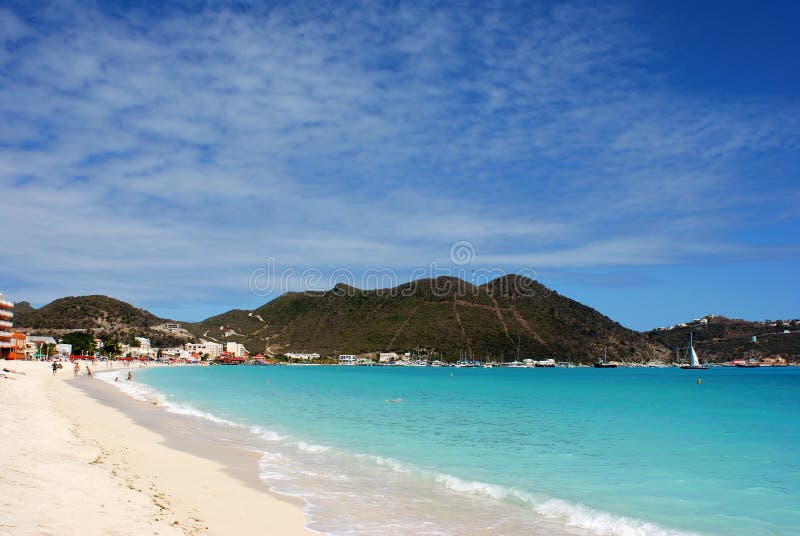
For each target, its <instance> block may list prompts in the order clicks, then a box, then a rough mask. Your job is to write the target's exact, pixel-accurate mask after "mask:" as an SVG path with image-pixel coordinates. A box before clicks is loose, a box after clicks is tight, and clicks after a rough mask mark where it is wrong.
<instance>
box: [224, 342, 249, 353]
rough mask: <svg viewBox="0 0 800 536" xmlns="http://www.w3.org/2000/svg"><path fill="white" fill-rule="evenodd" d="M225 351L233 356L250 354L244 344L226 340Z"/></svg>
mask: <svg viewBox="0 0 800 536" xmlns="http://www.w3.org/2000/svg"><path fill="white" fill-rule="evenodd" d="M225 351H226V352H228V354H229V355H232V356H233V357H247V356H248V355H250V354H249V353H248V352H247V348H245V347H244V344H239V343H238V342H226V343H225Z"/></svg>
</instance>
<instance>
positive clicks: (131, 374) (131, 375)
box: [125, 370, 133, 381]
mask: <svg viewBox="0 0 800 536" xmlns="http://www.w3.org/2000/svg"><path fill="white" fill-rule="evenodd" d="M131 380H133V372H131V371H130V370H129V371H128V378H127V379H126V380H125V381H131Z"/></svg>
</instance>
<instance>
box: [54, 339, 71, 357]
mask: <svg viewBox="0 0 800 536" xmlns="http://www.w3.org/2000/svg"><path fill="white" fill-rule="evenodd" d="M56 352H57V353H58V356H59V357H61V358H64V359H69V356H71V355H72V345H71V344H64V343H61V344H56Z"/></svg>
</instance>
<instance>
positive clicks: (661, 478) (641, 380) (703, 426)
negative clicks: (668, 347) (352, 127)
mask: <svg viewBox="0 0 800 536" xmlns="http://www.w3.org/2000/svg"><path fill="white" fill-rule="evenodd" d="M134 374H135V377H134V381H133V382H131V383H128V382H124V381H120V382H113V379H112V378H113V376H114V373H101V374H100V375H99V377H102V378H104V379H105V380H107V381H109V382H111V383H112V384H113V385H115V386H117V387H119V388H121V389H123V390H124V391H126V392H127V393H128V394H129V395H131V396H134V397H136V398H139V399H141V400H152V401H157V402H158V403H159V405H161V406H162V407H163V408H165V410H166V411H171V412H173V413H181V414H185V415H191V416H194V417H196V418H197V422H198V426H202V423H203V422H213V423H215V424H216V425H219V424H224V425H225V426H223V427H221V429H223V430H225V429H228V428H229V429H230V430H231V431H232V432H233V431H236V433H235V434H233V433H232V434H231V436H230V438H225V437H221V438H220V440H221V441H230V440H237V441H242V439H241V438H242V437H243V435H242V430H245V431H246V434H245V435H246V437H247V441H246V443H247V445H246V447H247V448H248V449H251V450H256V451H257V452H258V453H259V457H260V466H259V467H258V468H257V469H256V468H254V471H255V470H258V471H260V477H261V479H262V481H263V482H264V486H265V487H268V488H269V489H270V490H272V491H273V492H276V493H281V494H286V495H291V496H294V497H298V498H300V499H302V502H303V503H304V504H305V511H306V513H307V516H308V519H309V521H308V528H310V529H312V530H315V531H318V532H320V533H324V534H330V535H355V534H358V535H387V534H392V535H394V534H396V535H471V534H475V535H490V534H491V535H523V534H524V535H528V534H542V535H557V534H558V535H561V534H566V535H571V534H575V535H673V534H674V535H678V534H716V535H726V536H730V535H758V534H764V535H767V534H769V535H784V534H786V535H788V534H799V533H800V368H793V367H787V368H758V369H737V368H711V369H709V370H694V371H689V370H680V369H676V368H664V369H655V368H617V369H593V368H573V369H567V368H530V369H524V368H522V369H520V368H512V369H509V368H493V369H484V368H448V367H442V368H432V367H427V368H422V367H346V366H342V367H338V366H272V367H249V366H220V367H162V368H138V369H134ZM223 435H224V434H223ZM232 438H238V439H232Z"/></svg>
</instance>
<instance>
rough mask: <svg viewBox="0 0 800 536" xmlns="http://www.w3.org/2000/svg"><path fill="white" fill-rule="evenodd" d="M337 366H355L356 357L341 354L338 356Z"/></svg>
mask: <svg viewBox="0 0 800 536" xmlns="http://www.w3.org/2000/svg"><path fill="white" fill-rule="evenodd" d="M339 364H340V365H355V364H356V356H354V355H352V354H342V355H340V356H339Z"/></svg>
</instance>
